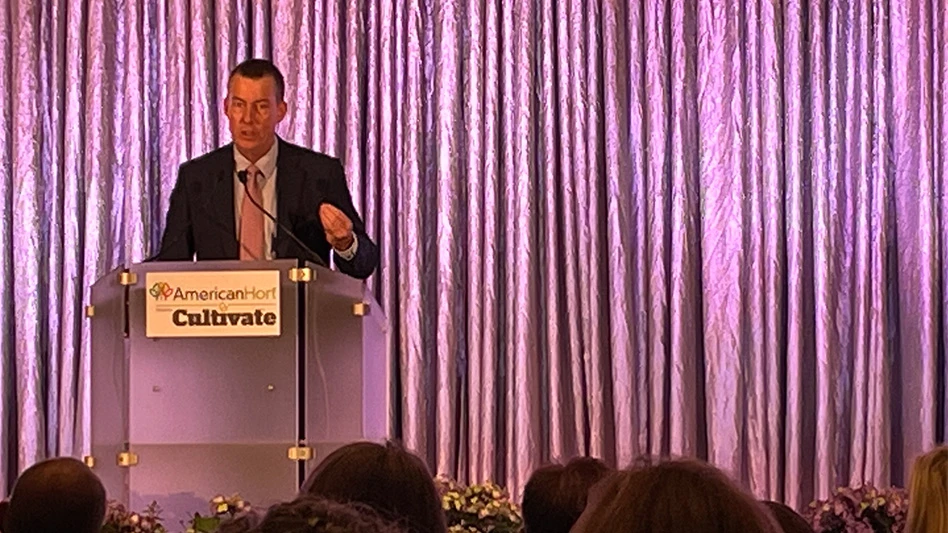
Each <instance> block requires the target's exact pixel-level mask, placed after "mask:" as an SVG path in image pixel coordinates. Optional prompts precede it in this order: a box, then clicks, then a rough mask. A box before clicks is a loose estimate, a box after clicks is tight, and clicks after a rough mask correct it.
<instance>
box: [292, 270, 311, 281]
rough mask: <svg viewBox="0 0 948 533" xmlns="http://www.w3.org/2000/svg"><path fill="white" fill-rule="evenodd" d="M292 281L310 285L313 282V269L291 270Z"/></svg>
mask: <svg viewBox="0 0 948 533" xmlns="http://www.w3.org/2000/svg"><path fill="white" fill-rule="evenodd" d="M290 281H292V282H293V283H309V282H310V281H313V269H312V268H309V267H304V268H297V267H293V268H291V269H290Z"/></svg>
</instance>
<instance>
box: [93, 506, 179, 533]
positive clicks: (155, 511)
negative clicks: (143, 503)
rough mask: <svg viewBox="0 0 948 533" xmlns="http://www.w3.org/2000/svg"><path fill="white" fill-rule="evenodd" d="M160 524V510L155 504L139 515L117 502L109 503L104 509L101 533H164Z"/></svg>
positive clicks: (163, 528)
mask: <svg viewBox="0 0 948 533" xmlns="http://www.w3.org/2000/svg"><path fill="white" fill-rule="evenodd" d="M166 532H167V530H166V529H165V527H164V526H163V525H162V524H161V508H160V507H158V504H157V503H156V502H152V503H151V505H149V506H148V507H146V508H145V510H144V511H142V512H140V513H135V512H130V511H129V510H128V509H126V508H125V506H124V505H122V504H121V503H119V502H117V501H109V502H108V504H107V505H106V509H105V524H104V525H103V526H102V533H166Z"/></svg>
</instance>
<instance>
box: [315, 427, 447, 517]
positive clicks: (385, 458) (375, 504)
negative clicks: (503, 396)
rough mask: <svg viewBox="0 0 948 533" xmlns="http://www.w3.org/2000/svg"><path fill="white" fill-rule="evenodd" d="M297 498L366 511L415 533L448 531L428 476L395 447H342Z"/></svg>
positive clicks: (415, 460) (415, 459) (417, 461)
mask: <svg viewBox="0 0 948 533" xmlns="http://www.w3.org/2000/svg"><path fill="white" fill-rule="evenodd" d="M301 492H303V493H308V494H312V495H316V496H322V497H324V498H329V499H332V500H336V501H339V502H343V503H349V502H357V503H361V504H365V505H368V506H369V507H371V508H373V509H375V510H376V511H377V512H379V513H380V514H381V515H382V516H384V517H385V518H387V519H389V520H392V521H395V522H398V523H399V524H402V525H404V526H405V528H406V529H408V530H409V531H411V532H414V533H444V532H445V531H446V530H447V526H446V525H445V518H444V511H443V510H442V509H441V499H440V498H439V497H438V492H437V490H436V489H435V485H434V478H433V477H432V475H431V473H430V471H429V470H428V468H427V467H426V466H425V463H424V462H423V461H422V460H421V459H420V458H418V457H417V456H415V455H413V454H411V453H410V452H408V451H406V450H405V449H404V448H402V447H401V446H400V445H398V444H396V443H394V442H389V443H388V444H387V445H381V444H376V443H372V442H358V443H354V444H349V445H347V446H343V447H342V448H340V449H338V450H336V451H335V452H333V453H332V454H330V455H329V456H328V457H326V459H324V460H323V462H322V463H320V464H319V465H318V466H317V467H316V469H315V470H313V472H312V473H311V474H310V476H309V478H308V479H307V480H306V482H305V483H304V484H303V487H302V489H301Z"/></svg>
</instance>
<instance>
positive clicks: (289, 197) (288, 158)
mask: <svg viewBox="0 0 948 533" xmlns="http://www.w3.org/2000/svg"><path fill="white" fill-rule="evenodd" d="M277 142H278V143H280V146H279V150H278V152H277V173H276V180H277V182H276V194H277V212H276V216H277V220H279V221H280V224H283V225H284V226H286V227H288V228H290V229H293V224H292V220H291V217H290V213H295V212H296V210H297V207H298V204H299V201H300V197H301V195H302V194H303V191H302V189H301V187H302V179H303V177H302V176H301V175H300V169H299V165H298V164H297V163H298V162H297V158H296V154H295V153H294V152H293V150H292V146H289V145H288V144H287V143H286V142H284V141H283V140H282V139H280V138H277ZM276 235H277V237H276V239H275V242H274V244H273V249H274V251H275V252H276V256H277V258H281V257H287V255H288V254H287V250H288V248H289V246H290V238H289V237H288V236H287V235H286V233H285V232H284V231H283V230H281V229H279V228H277V229H276Z"/></svg>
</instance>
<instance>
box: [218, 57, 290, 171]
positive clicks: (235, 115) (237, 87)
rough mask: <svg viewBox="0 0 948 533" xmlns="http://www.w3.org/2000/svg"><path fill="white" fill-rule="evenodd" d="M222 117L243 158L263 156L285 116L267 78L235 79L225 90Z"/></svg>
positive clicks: (235, 77)
mask: <svg viewBox="0 0 948 533" xmlns="http://www.w3.org/2000/svg"><path fill="white" fill-rule="evenodd" d="M224 113H225V114H227V119H228V121H229V122H230V132H231V134H232V135H233V137H234V144H236V145H237V148H238V149H240V151H241V152H243V153H244V154H245V155H247V156H252V157H260V156H262V155H263V154H265V153H267V151H268V150H269V149H270V146H272V144H273V140H274V139H275V137H276V126H277V124H279V123H280V121H281V120H283V117H284V116H286V102H283V101H282V99H278V98H277V91H276V83H274V81H273V78H271V77H270V76H264V77H262V78H258V79H251V78H245V77H243V76H241V75H239V74H238V75H235V76H234V77H233V78H232V79H231V80H230V84H229V86H228V88H227V98H226V99H224Z"/></svg>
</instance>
